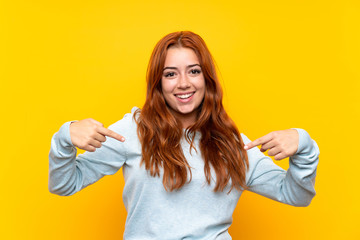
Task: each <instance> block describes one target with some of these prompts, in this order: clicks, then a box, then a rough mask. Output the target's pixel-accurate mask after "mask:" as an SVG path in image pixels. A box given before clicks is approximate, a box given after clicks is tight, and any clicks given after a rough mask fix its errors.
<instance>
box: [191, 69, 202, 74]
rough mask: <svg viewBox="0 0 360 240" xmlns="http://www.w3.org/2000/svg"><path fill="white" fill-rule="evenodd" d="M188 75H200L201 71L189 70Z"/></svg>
mask: <svg viewBox="0 0 360 240" xmlns="http://www.w3.org/2000/svg"><path fill="white" fill-rule="evenodd" d="M190 73H191V74H199V73H201V70H199V69H191V70H190Z"/></svg>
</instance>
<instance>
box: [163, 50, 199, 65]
mask: <svg viewBox="0 0 360 240" xmlns="http://www.w3.org/2000/svg"><path fill="white" fill-rule="evenodd" d="M195 63H197V64H199V59H198V57H197V55H196V54H195V52H194V50H192V49H191V48H183V47H170V48H169V49H168V50H167V54H166V58H165V66H170V65H172V66H176V65H178V66H180V65H191V64H195Z"/></svg>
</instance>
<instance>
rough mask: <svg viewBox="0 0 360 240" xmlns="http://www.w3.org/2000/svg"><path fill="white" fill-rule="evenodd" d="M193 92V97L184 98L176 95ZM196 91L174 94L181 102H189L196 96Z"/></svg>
mask: <svg viewBox="0 0 360 240" xmlns="http://www.w3.org/2000/svg"><path fill="white" fill-rule="evenodd" d="M191 93H193V95H191V97H189V98H185V99H183V98H179V97H177V96H176V95H184V94H191ZM195 93H196V91H194V92H184V93H176V94H174V95H175V97H176V99H177V100H178V101H179V102H182V103H187V102H190V101H191V99H193V97H194V95H195Z"/></svg>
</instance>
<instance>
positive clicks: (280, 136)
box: [244, 129, 299, 160]
mask: <svg viewBox="0 0 360 240" xmlns="http://www.w3.org/2000/svg"><path fill="white" fill-rule="evenodd" d="M259 145H261V149H260V151H261V152H265V151H266V150H268V149H269V151H268V155H269V156H275V157H274V159H275V160H281V159H284V158H287V157H290V156H292V155H294V154H295V153H296V151H297V149H298V146H299V133H298V132H297V130H296V129H287V130H280V131H274V132H271V133H269V134H267V135H265V136H263V137H261V138H258V139H256V140H254V141H252V142H249V143H248V144H246V145H245V147H244V149H246V150H249V149H251V148H253V147H255V146H259Z"/></svg>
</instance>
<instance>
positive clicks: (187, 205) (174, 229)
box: [49, 107, 320, 240]
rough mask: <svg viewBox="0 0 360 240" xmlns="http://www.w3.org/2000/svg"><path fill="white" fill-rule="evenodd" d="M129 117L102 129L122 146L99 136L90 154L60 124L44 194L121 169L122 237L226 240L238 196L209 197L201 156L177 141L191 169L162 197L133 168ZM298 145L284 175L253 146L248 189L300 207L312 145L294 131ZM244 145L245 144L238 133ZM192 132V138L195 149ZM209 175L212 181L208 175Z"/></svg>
mask: <svg viewBox="0 0 360 240" xmlns="http://www.w3.org/2000/svg"><path fill="white" fill-rule="evenodd" d="M136 109H137V108H136V107H134V108H133V109H132V111H131V113H128V114H125V116H124V118H123V119H121V120H119V121H117V122H116V123H114V124H112V125H110V126H109V127H108V128H109V129H110V130H112V131H115V132H117V133H119V134H121V135H122V136H124V137H125V139H126V140H125V142H120V141H118V140H116V139H113V138H110V137H106V138H107V140H106V142H104V143H102V146H101V147H100V148H97V149H96V151H95V152H84V153H83V154H79V155H78V156H77V157H76V154H77V150H76V147H75V146H74V145H73V144H72V142H71V138H70V131H69V126H70V123H71V122H72V121H69V122H66V123H64V124H63V125H62V126H61V128H60V130H59V131H58V132H57V133H55V134H54V135H53V137H52V139H51V149H50V153H49V191H50V192H51V193H54V194H58V195H61V196H69V195H72V194H74V193H76V192H78V191H80V190H81V189H83V188H84V187H86V186H88V185H90V184H92V183H94V182H96V181H97V180H99V179H100V178H102V177H103V176H105V175H112V174H115V173H116V172H117V171H118V170H119V169H120V168H122V171H123V176H124V178H125V186H124V190H123V202H124V205H125V207H126V210H127V213H128V214H127V218H126V224H125V232H124V239H125V240H132V239H135V240H147V239H149V240H150V239H156V240H161V239H164V240H172V239H174V240H175V239H188V240H200V239H204V240H205V239H206V240H212V239H217V240H229V239H231V236H230V235H229V233H228V228H229V227H230V225H231V223H232V214H233V212H234V209H235V207H236V204H237V202H238V200H239V198H240V196H241V193H242V191H238V190H236V189H233V190H232V191H231V192H230V193H229V194H227V193H228V191H229V189H230V185H228V187H227V188H225V189H224V191H223V192H214V191H213V189H214V186H215V179H214V178H213V179H212V182H211V184H210V185H208V184H207V183H206V180H205V174H204V162H203V160H202V158H201V153H200V152H199V151H198V153H196V152H195V151H194V150H192V151H191V154H190V152H189V149H190V146H189V144H188V143H187V141H186V140H185V139H183V140H182V142H181V144H182V148H183V151H184V155H185V157H186V159H187V161H188V163H189V164H190V166H191V167H192V169H191V171H192V180H191V182H190V183H187V184H185V185H184V186H183V187H182V188H181V189H180V190H176V191H173V192H167V191H165V189H164V186H163V183H162V174H161V176H160V177H151V176H150V174H149V173H148V172H147V171H146V169H145V167H144V164H143V165H142V166H141V167H140V161H141V145H140V142H139V139H138V136H137V132H136V131H137V126H136V123H135V121H134V120H133V114H134V111H135V110H136ZM295 129H296V130H297V131H298V133H299V146H298V150H297V152H296V154H295V155H293V156H291V157H290V158H289V169H288V170H287V171H285V170H284V169H282V168H280V167H279V166H277V165H276V164H274V163H273V161H272V159H271V158H270V157H267V156H265V155H264V154H263V153H262V152H261V151H260V150H259V149H258V148H257V147H254V148H252V149H250V150H248V151H247V153H248V158H249V164H250V169H249V171H248V172H247V174H246V183H247V186H249V190H250V191H252V192H255V193H258V194H260V195H262V196H265V197H268V198H271V199H273V200H276V201H279V202H282V203H285V204H290V205H293V206H307V205H309V204H310V202H311V200H312V198H313V197H314V196H315V189H314V183H315V175H316V168H317V164H318V157H319V153H320V152H319V148H318V146H317V144H316V142H315V141H314V140H312V139H311V138H310V136H309V134H308V133H307V132H306V131H305V130H303V129H299V128H295ZM241 137H242V138H243V141H244V143H245V144H247V143H248V142H250V140H249V139H248V138H247V137H246V136H245V135H244V134H241ZM199 140H200V134H196V136H195V147H196V149H200V148H199ZM211 176H212V177H214V176H215V177H216V175H215V172H212V175H211Z"/></svg>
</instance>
